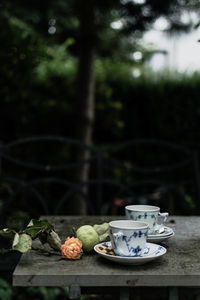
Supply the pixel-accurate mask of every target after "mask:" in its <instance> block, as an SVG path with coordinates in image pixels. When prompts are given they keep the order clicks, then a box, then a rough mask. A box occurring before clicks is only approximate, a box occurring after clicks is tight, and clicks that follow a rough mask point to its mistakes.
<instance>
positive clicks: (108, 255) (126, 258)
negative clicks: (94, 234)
mask: <svg viewBox="0 0 200 300" xmlns="http://www.w3.org/2000/svg"><path fill="white" fill-rule="evenodd" d="M105 243H109V244H110V245H111V241H108V242H102V243H99V244H97V245H95V246H94V251H95V252H96V253H97V254H99V255H101V256H104V257H107V258H113V259H116V260H126V261H127V260H130V261H134V260H135V261H136V260H148V259H151V258H152V259H154V258H157V257H160V256H162V255H164V254H165V253H166V252H167V249H166V248H165V247H163V246H161V245H159V244H156V243H151V242H147V246H150V247H155V246H158V247H161V248H162V253H160V254H158V255H153V254H150V255H148V254H147V255H146V256H143V257H141V256H137V257H134V256H119V255H110V254H106V253H102V252H99V251H98V250H97V249H96V247H98V246H100V245H102V244H105Z"/></svg>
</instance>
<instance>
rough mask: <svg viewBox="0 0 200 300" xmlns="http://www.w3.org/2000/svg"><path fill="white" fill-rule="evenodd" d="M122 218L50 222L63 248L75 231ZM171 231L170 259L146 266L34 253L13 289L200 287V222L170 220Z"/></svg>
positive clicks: (24, 259) (62, 218)
mask: <svg viewBox="0 0 200 300" xmlns="http://www.w3.org/2000/svg"><path fill="white" fill-rule="evenodd" d="M122 218H123V217H119V216H117V217H114V216H112V217H109V216H106V217H98V216H86V217H80V216H48V217H42V219H48V220H49V221H50V222H51V224H53V225H54V226H55V231H56V232H58V234H59V235H60V237H61V238H62V242H64V240H65V237H67V236H69V235H72V232H73V231H72V228H73V227H75V228H78V227H79V226H81V225H84V224H91V225H94V224H100V223H103V222H108V221H110V220H114V219H122ZM167 226H169V227H171V228H173V230H174V232H175V236H173V237H172V238H170V239H169V240H167V241H166V242H163V243H162V244H163V246H164V247H166V248H167V253H166V254H165V255H164V256H162V257H160V258H158V259H156V260H154V261H151V262H149V263H147V264H145V265H141V266H136V265H121V264H117V263H115V262H112V261H109V260H106V259H104V258H103V257H100V256H99V255H98V254H96V253H92V254H87V255H86V254H85V255H83V256H82V258H81V259H80V260H74V261H73V260H67V259H61V257H60V256H55V255H52V256H47V255H45V254H41V253H39V252H38V251H34V250H30V251H28V252H27V253H25V254H23V255H22V257H21V259H20V261H19V263H18V265H17V267H16V269H15V271H14V273H13V285H14V286H68V285H79V286H83V287H84V286H89V287H92V286H93V287H94V286H109V287H114V286H115V287H125V286H127V287H128V286H130V287H133V286H154V287H156V286H160V287H161V286H162V287H166V286H185V287H200V217H197V216H190V217H183V216H172V217H170V218H169V219H168V223H167Z"/></svg>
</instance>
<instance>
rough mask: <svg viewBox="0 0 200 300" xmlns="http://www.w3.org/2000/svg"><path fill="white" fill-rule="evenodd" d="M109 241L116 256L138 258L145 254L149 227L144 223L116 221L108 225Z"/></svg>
mask: <svg viewBox="0 0 200 300" xmlns="http://www.w3.org/2000/svg"><path fill="white" fill-rule="evenodd" d="M109 226H110V239H111V244H112V248H113V250H114V252H115V254H116V255H119V256H129V257H139V256H142V255H143V254H147V253H148V251H149V249H148V248H147V244H146V240H147V233H148V229H149V226H148V224H147V223H144V222H137V221H132V220H116V221H111V222H110V223H109Z"/></svg>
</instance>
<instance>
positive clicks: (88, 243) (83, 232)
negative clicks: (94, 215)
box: [76, 225, 99, 252]
mask: <svg viewBox="0 0 200 300" xmlns="http://www.w3.org/2000/svg"><path fill="white" fill-rule="evenodd" d="M76 237H77V238H78V239H79V240H80V241H81V242H82V244H83V250H84V251H85V252H92V251H93V249H94V246H95V245H96V244H98V243H99V236H98V234H97V232H96V231H95V230H94V228H93V227H92V226H90V225H83V226H81V227H79V229H78V230H77V231H76Z"/></svg>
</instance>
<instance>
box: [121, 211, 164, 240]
mask: <svg viewBox="0 0 200 300" xmlns="http://www.w3.org/2000/svg"><path fill="white" fill-rule="evenodd" d="M125 213H126V216H127V218H128V219H130V220H134V221H142V222H146V223H148V224H149V232H148V234H155V233H156V228H157V227H158V226H159V227H160V226H164V224H165V222H166V220H167V218H168V215H169V214H168V213H167V212H165V213H161V212H160V207H157V206H152V205H127V206H126V207H125ZM158 216H160V217H162V218H163V221H162V223H161V224H158Z"/></svg>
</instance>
